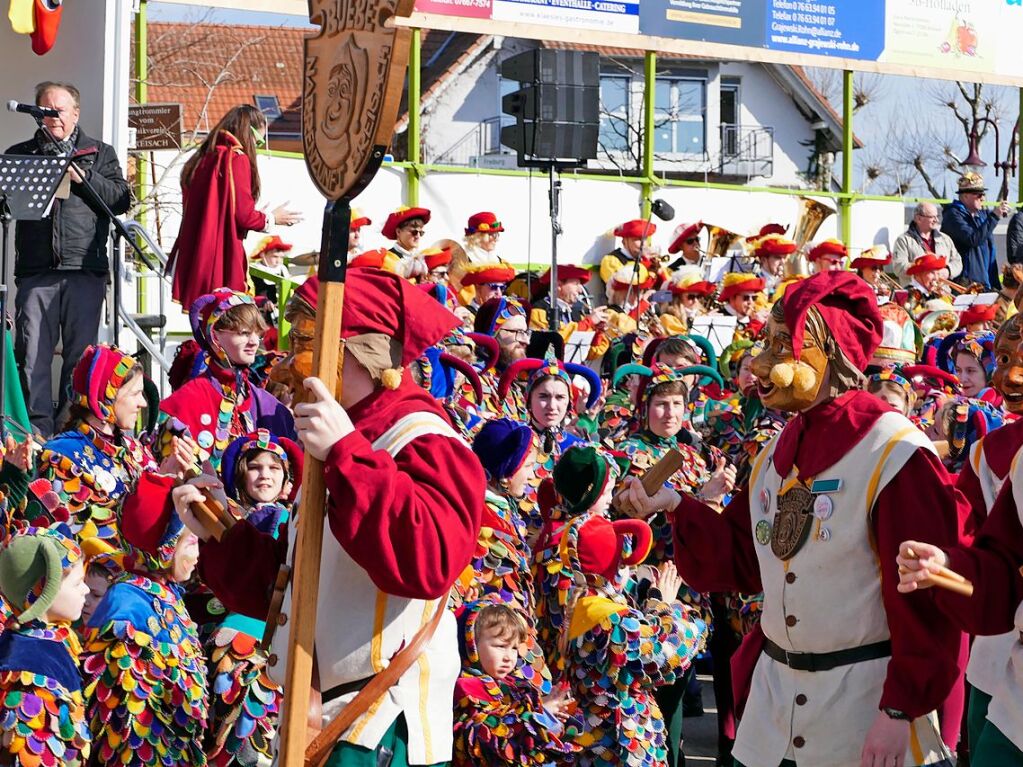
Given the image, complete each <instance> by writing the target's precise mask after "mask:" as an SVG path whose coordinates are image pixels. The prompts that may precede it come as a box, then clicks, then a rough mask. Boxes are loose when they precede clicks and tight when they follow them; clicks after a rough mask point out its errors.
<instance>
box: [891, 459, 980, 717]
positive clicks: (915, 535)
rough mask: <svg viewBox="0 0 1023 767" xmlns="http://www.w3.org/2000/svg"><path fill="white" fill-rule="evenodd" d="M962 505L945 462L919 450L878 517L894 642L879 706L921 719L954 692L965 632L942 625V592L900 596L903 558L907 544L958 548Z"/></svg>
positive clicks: (945, 621)
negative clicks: (901, 548)
mask: <svg viewBox="0 0 1023 767" xmlns="http://www.w3.org/2000/svg"><path fill="white" fill-rule="evenodd" d="M958 501H959V497H958V494H957V493H956V490H955V486H954V483H953V479H952V477H951V475H949V474H948V473H947V472H946V471H945V469H944V467H942V465H941V462H940V461H939V460H938V458H937V456H935V455H934V454H933V453H931V452H930V451H927V450H924V449H919V450H917V451H916V452H915V453H914V454H913V455H912V457H911V458H910V459H909V461H907V462H906V465H905V466H904V467H903V468H902V470H901V471H900V472H899V473H898V474H897V475H896V476H895V478H894V479H893V480H892V481H891V482H889V483H888V485H887V486H886V487H885V488H884V490H882V491H881V494H880V495H879V496H878V499H877V502H876V503H875V504H874V510H873V513H872V524H873V530H874V535H875V537H876V541H877V554H878V557H879V558H880V564H881V600H882V602H883V603H884V608H885V612H886V613H887V615H888V629H889V631H890V632H891V641H892V658H891V661H889V663H888V675H887V678H886V679H885V683H884V690H883V692H882V693H881V702H880V706H879V707H880V708H895V709H898V710H899V711H904V712H905V713H907V714H909V715H910V716H912V717H914V718H915V717H918V716H923V715H924V714H926V713H928V712H929V711H933V710H935V709H936V708H938V707H939V706H940V705H941V704H942V702H944V700H945V698H946V697H947V696H948V693H949V690H951V689H952V684H953V683H954V681H955V679H956V676H957V674H958V657H959V646H960V642H961V639H962V631H961V630H960V629H959V628H958V627H956V626H954V625H952V624H951V623H950V622H949V621H947V620H943V619H942V617H941V615H940V612H939V610H938V609H937V607H936V605H935V603H934V591H936V589H929V590H927V591H919V592H915V593H913V594H900V593H899V592H898V590H897V589H896V587H897V586H898V584H899V572H898V565H897V564H896V562H895V557H896V555H897V554H898V551H899V544H900V543H901V542H902V541H905V540H931V541H935V542H936V545H938V546H948V545H953V544H954V543H955V541H956V540H957V531H958V516H957V515H958V508H957V506H958ZM939 541H940V542H939Z"/></svg>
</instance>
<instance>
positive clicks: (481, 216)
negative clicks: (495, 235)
mask: <svg viewBox="0 0 1023 767" xmlns="http://www.w3.org/2000/svg"><path fill="white" fill-rule="evenodd" d="M503 231H504V226H503V225H502V224H501V222H500V221H498V220H497V216H495V215H494V214H493V213H491V212H490V211H488V210H484V211H481V212H479V213H473V214H472V215H471V216H469V221H468V222H467V223H466V225H465V234H466V236H468V235H470V234H477V233H478V232H503Z"/></svg>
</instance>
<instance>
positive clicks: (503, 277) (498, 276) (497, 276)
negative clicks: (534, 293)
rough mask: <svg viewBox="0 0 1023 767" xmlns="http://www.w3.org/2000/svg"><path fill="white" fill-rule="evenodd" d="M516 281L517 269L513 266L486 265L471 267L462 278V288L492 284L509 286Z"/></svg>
mask: <svg viewBox="0 0 1023 767" xmlns="http://www.w3.org/2000/svg"><path fill="white" fill-rule="evenodd" d="M514 279H515V267H513V266H512V265H511V264H484V265H482V266H470V267H469V271H467V272H466V273H465V274H464V275H463V276H462V286H463V287H464V286H467V285H489V284H491V283H494V284H497V283H504V284H507V283H509V282H511V281H512V280H514Z"/></svg>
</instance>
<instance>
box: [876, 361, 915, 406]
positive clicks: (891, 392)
mask: <svg viewBox="0 0 1023 767" xmlns="http://www.w3.org/2000/svg"><path fill="white" fill-rule="evenodd" d="M900 373H901V370H900V369H899V368H896V367H889V368H885V369H884V370H882V371H881V372H879V373H874V374H872V375H870V376H868V377H867V392H868V393H869V394H873V395H874V396H875V397H877V398H878V399H880V400H882V401H884V402H887V403H888V404H889V405H891V406H892V407H893V408H895V409H896V410H898V411H899V412H900V413H902V414H903V415H904V416H906V417H907V418H908V417H909V414H910V412H912V410H913V405H914V404H915V403H916V393H915V392H914V391H913V385H912V384H911V383H910V382H909V381H908V380H907V379H906V378H905V376H903V375H901V374H900Z"/></svg>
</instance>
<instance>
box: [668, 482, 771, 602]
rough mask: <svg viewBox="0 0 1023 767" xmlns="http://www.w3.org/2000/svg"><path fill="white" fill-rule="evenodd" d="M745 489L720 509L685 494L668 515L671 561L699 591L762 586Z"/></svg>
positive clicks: (745, 589) (748, 590)
mask: <svg viewBox="0 0 1023 767" xmlns="http://www.w3.org/2000/svg"><path fill="white" fill-rule="evenodd" d="M748 493H749V490H748V489H747V488H743V489H742V490H740V491H739V492H738V493H737V494H736V495H735V496H734V497H733V498H732V501H731V503H729V504H728V506H726V507H725V510H724V511H723V512H722V513H720V514H719V513H718V512H716V511H714V510H713V509H712V508H710V507H709V506H706V505H704V504H702V503H700V502H699V501H698V500H696V499H695V498H692V497H690V496H686V495H684V496H682V503H680V504H679V506H678V508H677V509H675V513H674V514H672V533H673V536H674V540H675V564H676V565H678V571H679V574H680V575H681V576H682V577H683V578H684V579H685V581H686V583H687V584H689V586H691V587H692V588H693V589H695V590H696V591H699V592H700V593H702V594H706V593H707V592H709V591H740V592H742V593H744V594H757V593H759V592H761V591H763V586H762V585H761V583H760V564H759V562H757V554H756V549H755V548H754V546H753V530H752V528H751V524H750V512H749V494H748Z"/></svg>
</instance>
